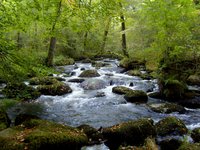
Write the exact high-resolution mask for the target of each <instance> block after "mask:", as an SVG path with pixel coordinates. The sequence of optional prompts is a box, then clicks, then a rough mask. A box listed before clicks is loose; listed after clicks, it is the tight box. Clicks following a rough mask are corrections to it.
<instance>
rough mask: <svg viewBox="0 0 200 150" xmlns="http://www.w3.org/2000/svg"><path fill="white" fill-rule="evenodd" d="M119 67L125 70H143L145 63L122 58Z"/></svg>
mask: <svg viewBox="0 0 200 150" xmlns="http://www.w3.org/2000/svg"><path fill="white" fill-rule="evenodd" d="M119 66H120V67H122V68H125V69H126V70H131V69H140V68H145V62H142V61H141V62H140V61H136V60H132V59H129V58H124V59H122V60H121V61H120V64H119Z"/></svg>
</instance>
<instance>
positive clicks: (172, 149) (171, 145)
mask: <svg viewBox="0 0 200 150" xmlns="http://www.w3.org/2000/svg"><path fill="white" fill-rule="evenodd" d="M182 143H183V141H182V139H178V138H173V137H168V138H166V139H164V140H161V141H160V142H158V144H159V146H160V148H161V150H177V149H178V148H179V147H180V146H181V144H182Z"/></svg>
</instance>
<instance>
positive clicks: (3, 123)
mask: <svg viewBox="0 0 200 150" xmlns="http://www.w3.org/2000/svg"><path fill="white" fill-rule="evenodd" d="M10 123H11V121H10V119H9V118H8V115H7V113H6V112H5V111H3V110H0V131H1V130H3V129H6V128H8V127H9V126H10Z"/></svg>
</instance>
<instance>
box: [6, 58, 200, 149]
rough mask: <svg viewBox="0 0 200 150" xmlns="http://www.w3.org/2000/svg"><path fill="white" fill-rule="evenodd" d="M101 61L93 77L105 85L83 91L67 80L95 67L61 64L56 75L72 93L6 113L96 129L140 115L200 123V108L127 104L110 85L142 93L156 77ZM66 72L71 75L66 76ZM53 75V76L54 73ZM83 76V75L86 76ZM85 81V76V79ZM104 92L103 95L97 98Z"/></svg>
mask: <svg viewBox="0 0 200 150" xmlns="http://www.w3.org/2000/svg"><path fill="white" fill-rule="evenodd" d="M101 62H106V63H109V64H110V65H108V66H105V67H101V68H100V69H97V70H98V72H99V74H100V75H101V76H100V77H95V78H96V79H101V80H104V81H105V83H106V86H105V88H103V89H99V90H84V89H83V88H82V87H81V86H80V83H71V82H68V80H70V79H75V78H79V77H78V76H79V75H80V73H81V72H82V71H81V68H84V69H86V70H87V69H95V68H94V67H92V65H91V64H90V63H86V64H82V63H76V64H75V65H71V66H63V67H62V68H63V69H64V72H65V73H63V74H61V75H59V77H63V78H65V80H66V81H64V82H65V83H66V84H68V85H69V86H70V87H71V88H72V90H73V92H72V93H70V94H66V95H63V96H47V95H42V96H41V97H39V98H38V99H37V100H36V101H34V102H32V103H23V104H19V105H18V106H15V107H13V108H12V109H10V110H9V116H10V117H11V118H14V117H15V116H16V115H17V114H18V113H29V114H36V115H38V116H39V117H41V118H43V119H48V120H52V121H55V122H58V123H62V124H66V125H70V126H74V127H76V126H79V125H82V124H88V125H91V126H93V127H95V128H99V127H108V126H112V125H114V124H117V123H121V122H125V121H129V120H136V119H139V118H142V117H150V118H152V119H153V120H154V121H156V122H157V121H159V120H160V119H162V118H164V117H166V116H169V115H171V116H176V117H178V118H180V119H182V120H183V121H184V122H185V124H186V125H187V127H188V128H189V129H193V128H195V127H199V126H200V119H199V116H200V109H187V112H186V113H185V114H179V113H172V114H160V113H155V112H153V111H151V110H150V109H149V108H148V106H147V105H146V104H141V105H136V104H133V103H128V102H126V100H125V99H124V98H123V96H122V95H118V94H114V93H112V88H113V87H114V86H116V85H123V86H126V87H129V85H130V83H132V84H133V86H132V87H129V88H132V89H137V90H143V91H145V92H152V91H157V90H158V86H157V81H156V80H142V79H141V78H139V77H134V76H129V75H127V74H126V73H120V72H122V71H123V69H122V68H120V67H118V63H119V62H118V61H117V60H109V59H106V60H103V61H101ZM66 74H72V76H70V77H65V75H66ZM54 76H56V75H54ZM85 79H86V78H85ZM86 80H87V79H86ZM99 93H101V94H102V93H103V95H105V96H103V97H98V96H96V95H98V94H99ZM160 101H161V100H159V99H152V98H149V100H148V103H157V102H160ZM83 149H84V150H92V149H96V150H98V149H99V150H106V149H107V147H106V146H105V145H97V146H93V147H86V148H83Z"/></svg>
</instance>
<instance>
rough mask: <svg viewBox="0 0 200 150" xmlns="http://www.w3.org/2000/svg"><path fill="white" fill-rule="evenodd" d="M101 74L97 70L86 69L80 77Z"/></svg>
mask: <svg viewBox="0 0 200 150" xmlns="http://www.w3.org/2000/svg"><path fill="white" fill-rule="evenodd" d="M99 76H100V74H99V73H98V72H97V70H84V71H83V72H82V73H81V74H80V75H79V77H86V78H89V77H99Z"/></svg>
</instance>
